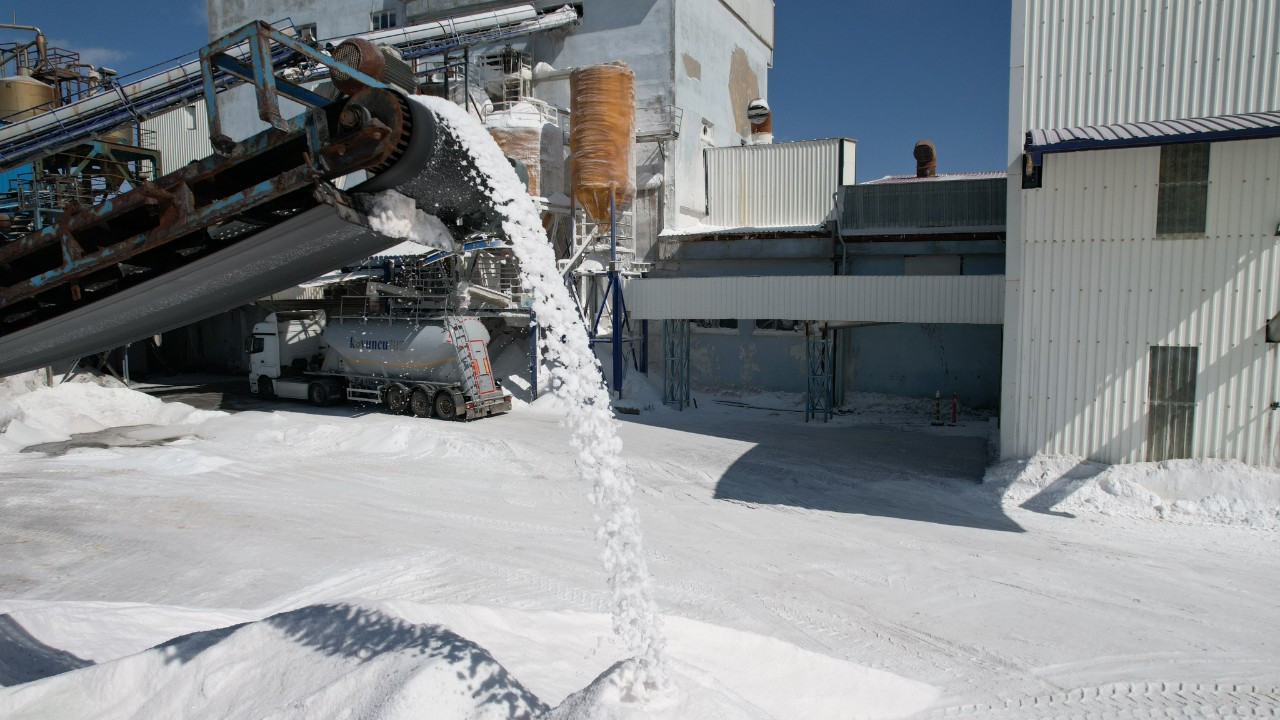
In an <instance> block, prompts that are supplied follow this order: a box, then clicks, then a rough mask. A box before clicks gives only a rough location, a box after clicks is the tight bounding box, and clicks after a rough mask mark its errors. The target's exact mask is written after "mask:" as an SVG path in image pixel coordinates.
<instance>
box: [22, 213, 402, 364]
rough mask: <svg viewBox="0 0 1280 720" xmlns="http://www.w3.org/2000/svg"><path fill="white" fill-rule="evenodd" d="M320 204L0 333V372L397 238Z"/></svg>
mask: <svg viewBox="0 0 1280 720" xmlns="http://www.w3.org/2000/svg"><path fill="white" fill-rule="evenodd" d="M397 242H399V241H397V240H392V239H389V238H387V237H386V236H383V235H379V234H378V233H375V232H373V231H371V230H369V229H368V228H364V227H361V226H359V225H354V224H352V223H349V222H347V221H345V220H343V219H342V218H341V217H340V216H339V214H338V211H337V209H335V208H333V207H330V206H328V205H322V206H320V207H315V208H312V209H310V210H307V211H305V212H303V213H302V214H300V215H297V216H295V217H293V218H290V219H289V220H286V221H284V222H283V223H281V224H279V225H276V226H274V227H271V228H268V229H266V230H263V231H261V232H258V233H256V234H254V235H252V236H250V237H248V238H247V239H245V240H241V241H240V242H238V243H236V244H235V245H233V246H231V247H229V248H227V249H225V250H222V251H219V252H217V253H215V254H213V255H210V256H208V257H205V258H204V259H202V260H198V261H196V262H194V263H192V264H190V265H186V266H184V267H181V268H179V269H177V270H173V271H171V272H169V273H167V274H165V275H163V276H161V277H159V278H156V279H155V280H152V281H150V282H147V283H144V284H142V285H138V286H135V287H132V288H129V289H128V290H124V291H122V292H119V293H116V294H115V295H112V296H110V297H107V298H104V299H102V300H99V301H97V302H93V303H90V304H89V305H87V306H85V307H84V308H81V309H79V310H77V311H76V312H73V313H68V314H65V315H60V316H58V317H56V318H53V319H50V320H46V321H45V322H42V323H40V324H39V325H36V326H34V327H30V328H26V329H24V330H20V331H18V332H16V333H14V334H12V335H6V336H4V337H0V375H11V374H13V373H16V372H22V371H24V370H31V369H35V368H38V367H43V366H45V365H49V364H50V363H53V362H56V361H59V360H63V359H68V358H75V357H81V356H84V355H89V354H92V353H95V352H100V351H103V350H106V349H109V348H113V347H119V346H120V345H122V344H123V343H125V342H131V341H135V340H140V339H142V338H147V337H150V336H152V335H158V334H160V333H162V332H166V331H169V330H173V329H174V328H178V327H181V326H183V325H188V324H190V323H192V322H194V321H196V320H198V319H201V318H206V317H209V316H211V315H216V314H217V313H220V312H224V311H226V310H230V309H232V308H235V307H238V306H240V305H243V304H245V303H248V302H252V301H254V300H257V299H259V298H263V297H267V296H268V295H270V294H271V293H273V292H276V291H278V290H281V289H283V288H287V287H292V286H294V285H297V284H298V283H301V282H305V281H307V280H310V279H312V278H315V277H317V276H319V275H322V274H324V273H325V272H328V271H329V270H332V269H334V268H337V267H342V266H343V265H346V264H349V263H353V262H355V261H357V260H359V259H361V258H365V257H369V256H370V255H376V254H377V253H378V252H380V251H382V250H385V249H386V248H388V247H390V246H392V245H394V244H396V243H397Z"/></svg>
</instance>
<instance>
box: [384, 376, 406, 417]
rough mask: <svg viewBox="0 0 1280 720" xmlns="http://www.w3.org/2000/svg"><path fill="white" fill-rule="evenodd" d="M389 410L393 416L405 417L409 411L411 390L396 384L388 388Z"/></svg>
mask: <svg viewBox="0 0 1280 720" xmlns="http://www.w3.org/2000/svg"><path fill="white" fill-rule="evenodd" d="M386 395H387V408H389V409H390V410H391V414H392V415H403V414H404V411H405V410H408V409H409V388H407V387H405V386H404V385H401V384H400V383H395V384H394V385H392V386H391V387H389V388H387V393H386Z"/></svg>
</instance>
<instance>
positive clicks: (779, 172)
mask: <svg viewBox="0 0 1280 720" xmlns="http://www.w3.org/2000/svg"><path fill="white" fill-rule="evenodd" d="M854 147H855V143H854V141H852V140H846V139H842V138H832V139H825V140H804V141H800V142H788V143H777V144H774V145H741V146H737V147H724V148H708V149H707V151H706V167H707V213H708V216H707V220H706V224H708V225H714V226H716V227H726V228H742V227H751V228H770V227H784V226H796V225H808V226H813V225H821V224H822V223H824V222H826V221H827V220H828V219H829V217H830V216H831V215H832V213H833V212H834V210H835V198H834V195H835V193H836V191H838V190H839V189H840V186H841V185H842V184H843V183H844V179H845V177H846V174H848V175H851V174H852V168H853V164H854Z"/></svg>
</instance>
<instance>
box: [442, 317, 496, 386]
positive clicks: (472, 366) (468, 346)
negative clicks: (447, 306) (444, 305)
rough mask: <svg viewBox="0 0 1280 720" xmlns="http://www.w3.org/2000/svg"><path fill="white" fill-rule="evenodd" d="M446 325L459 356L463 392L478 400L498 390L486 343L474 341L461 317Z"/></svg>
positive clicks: (448, 321) (450, 320) (451, 320)
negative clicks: (476, 344)
mask: <svg viewBox="0 0 1280 720" xmlns="http://www.w3.org/2000/svg"><path fill="white" fill-rule="evenodd" d="M445 325H446V327H448V328H449V338H450V339H451V340H452V341H453V350H454V352H455V353H457V356H458V367H459V368H461V371H462V380H463V382H462V387H463V390H465V391H467V392H469V393H470V394H471V397H472V398H474V399H477V400H478V399H480V397H481V396H482V395H486V394H488V393H491V392H493V391H494V390H496V389H497V384H496V383H495V382H494V380H493V368H492V367H490V365H489V353H488V350H487V348H485V347H484V341H483V340H475V339H473V338H472V337H471V335H470V334H468V333H467V326H466V323H465V322H464V321H463V319H462V318H460V317H452V316H451V317H449V318H448V320H446V321H445ZM473 343H478V344H479V345H480V347H479V348H475V347H473Z"/></svg>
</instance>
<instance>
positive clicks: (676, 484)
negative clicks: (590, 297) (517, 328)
mask: <svg viewBox="0 0 1280 720" xmlns="http://www.w3.org/2000/svg"><path fill="white" fill-rule="evenodd" d="M33 384H34V383H27V385H26V386H23V383H21V382H16V383H15V382H6V384H4V385H2V386H0V425H4V426H5V429H4V432H3V434H0V506H2V507H3V512H2V513H0V548H2V550H0V613H3V614H0V685H4V686H7V687H4V688H0V717H5V718H10V717H99V718H134V717H265V716H271V717H297V718H313V717H344V716H351V717H408V716H415V717H416V716H420V715H421V714H423V713H424V712H425V714H426V716H429V717H439V718H454V717H457V718H465V717H476V718H491V717H492V718H507V717H537V716H539V715H542V714H547V716H548V717H554V718H582V717H605V718H607V717H618V718H622V717H649V718H654V717H661V718H666V717H670V718H676V717H680V718H716V717H724V718H729V717H733V718H760V717H775V718H800V717H803V718H853V717H910V716H920V717H931V716H935V715H936V716H946V715H952V714H960V715H972V716H975V717H992V716H994V717H1051V716H1064V717H1070V716H1084V717H1090V716H1096V717H1148V716H1156V715H1159V716H1162V717H1163V716H1164V713H1166V712H1173V713H1182V712H1185V713H1188V714H1193V713H1194V714H1200V713H1202V712H1210V711H1211V712H1212V713H1213V714H1219V713H1223V712H1225V713H1228V714H1230V713H1236V714H1248V713H1258V714H1267V713H1277V712H1280V696H1278V695H1277V691H1276V686H1280V652H1278V648H1277V640H1276V638H1280V613H1278V612H1277V609H1280V554H1278V553H1277V552H1276V549H1277V547H1276V544H1277V543H1276V540H1277V537H1278V536H1277V534H1276V532H1275V528H1276V526H1277V524H1276V522H1275V518H1276V515H1275V512H1276V507H1277V506H1280V502H1277V495H1276V494H1275V490H1276V487H1277V486H1276V482H1277V476H1276V474H1275V473H1273V472H1271V471H1268V470H1262V469H1257V468H1246V467H1243V466H1237V465H1235V464H1231V463H1199V464H1195V463H1173V464H1169V465H1166V466H1163V467H1160V466H1148V465H1136V466H1128V467H1123V468H1106V467H1104V466H1096V465H1091V464H1089V463H1086V462H1083V461H1080V460H1078V459H1070V458H1036V459H1034V460H1032V461H1030V462H1024V463H1017V464H1004V465H998V466H996V467H994V468H992V469H991V470H990V471H989V472H988V471H987V470H986V469H985V464H986V459H985V458H986V454H985V453H986V448H985V443H986V435H987V429H988V424H987V420H986V419H985V418H983V417H980V416H976V415H965V416H962V418H961V423H960V426H958V427H955V428H950V427H941V428H938V427H933V426H930V425H929V423H928V418H927V417H924V418H921V417H919V412H918V411H919V406H918V404H916V403H910V402H895V401H893V400H892V399H890V398H883V397H862V398H859V399H858V401H855V403H854V405H855V407H856V408H858V409H859V410H860V411H859V412H856V413H853V414H850V415H843V416H840V417H837V418H835V419H834V420H833V421H832V422H831V423H828V424H822V423H808V424H806V423H805V422H804V421H803V415H802V413H798V412H795V410H796V409H797V407H796V403H795V398H788V397H786V396H756V397H749V398H742V397H725V396H712V395H700V396H699V406H698V408H697V409H696V410H693V409H691V410H689V411H686V412H684V413H677V412H674V411H670V410H666V409H663V408H660V407H653V405H654V404H653V403H652V402H651V400H652V398H649V400H646V389H645V388H643V387H639V386H637V387H635V388H633V390H634V393H633V394H634V395H635V396H636V399H635V401H634V402H633V403H632V404H633V405H634V406H636V407H638V408H640V409H641V412H640V414H639V415H636V416H631V415H626V416H623V418H624V420H625V421H624V422H622V423H621V424H620V427H619V435H620V437H621V439H622V440H623V448H624V449H623V460H624V461H625V463H626V465H627V466H628V468H629V469H630V470H631V472H633V473H634V476H635V478H636V480H637V482H638V492H637V494H636V497H635V500H636V503H637V506H638V509H639V512H640V515H641V518H642V521H643V527H644V531H645V541H646V542H645V548H646V559H647V561H648V564H649V567H650V568H651V570H652V573H653V576H654V582H655V588H654V589H655V596H656V600H657V604H658V608H659V610H660V611H661V612H662V614H663V617H664V623H663V624H664V627H665V634H666V638H667V646H668V655H669V657H670V662H671V666H672V676H673V678H674V683H673V685H672V688H670V689H669V691H668V693H667V695H665V696H663V697H659V698H655V699H653V700H652V701H651V702H650V703H649V705H648V706H647V707H646V708H645V710H644V712H643V713H631V714H628V706H627V705H626V704H625V703H619V702H618V698H617V697H613V696H612V695H611V693H612V694H613V695H616V693H617V692H618V688H622V687H627V686H628V684H627V683H625V682H621V681H619V680H618V678H619V677H620V676H623V675H625V673H626V672H628V668H627V667H626V666H621V667H615V663H617V662H618V661H620V660H623V659H625V658H626V657H627V652H626V651H625V650H624V649H623V648H622V647H621V646H620V645H619V644H618V643H617V642H616V641H615V640H614V637H613V635H612V633H611V631H610V602H611V600H610V595H609V591H608V588H607V585H606V582H605V577H604V571H603V569H602V568H601V565H600V563H599V560H598V554H599V549H600V548H599V545H598V543H597V542H596V540H595V539H594V535H595V519H594V517H593V511H592V507H591V505H590V503H589V501H588V500H587V495H588V493H589V491H590V488H588V487H586V486H585V485H584V484H583V481H581V480H579V478H578V475H577V473H576V472H575V471H574V469H573V457H574V452H573V450H572V449H571V448H570V447H569V445H568V431H567V430H566V429H565V428H563V427H561V425H560V423H559V412H558V411H557V410H556V408H554V407H553V406H552V405H550V404H549V403H548V402H547V400H546V399H543V400H540V401H538V402H537V403H535V404H533V405H521V406H520V407H518V408H517V410H516V411H515V412H513V413H511V414H509V415H506V416H501V417H496V418H489V419H486V420H482V421H478V422H473V423H448V424H446V423H442V422H439V421H434V420H418V419H413V418H407V417H393V416H390V415H386V414H383V413H380V412H369V411H366V410H361V409H359V408H354V407H345V406H338V407H334V408H326V409H324V410H316V409H312V408H309V407H307V406H306V405H301V404H292V403H284V402H281V403H276V404H274V405H270V406H268V407H266V408H265V409H264V410H263V411H248V412H240V413H235V414H222V413H210V412H204V411H193V410H191V409H190V408H186V407H184V406H182V405H178V404H173V403H170V404H161V403H160V402H159V401H157V400H154V399H153V398H148V397H145V396H141V395H139V394H137V393H134V392H132V391H128V390H122V389H109V388H101V387H98V386H96V385H93V384H74V385H67V386H61V387H58V388H54V389H39V390H35V391H34V392H31V390H32V387H31V386H32V385H33ZM650 408H652V409H650ZM120 426H126V427H123V428H122V427H120ZM72 433H92V434H91V435H87V436H80V437H78V438H76V439H72V441H71V442H66V440H67V439H68V438H69V437H70V436H71V434H72ZM40 443H44V444H43V445H38V447H40V448H43V450H44V452H20V450H21V448H22V447H24V446H32V445H37V444H40ZM984 473H985V474H986V478H987V482H986V483H982V482H981V480H982V478H983V476H984ZM1144 493H1145V494H1144ZM611 669H612V671H611ZM557 706H558V707H557Z"/></svg>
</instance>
